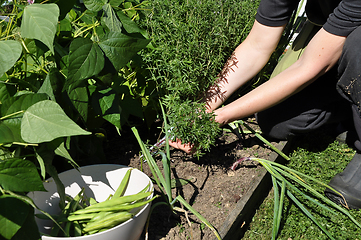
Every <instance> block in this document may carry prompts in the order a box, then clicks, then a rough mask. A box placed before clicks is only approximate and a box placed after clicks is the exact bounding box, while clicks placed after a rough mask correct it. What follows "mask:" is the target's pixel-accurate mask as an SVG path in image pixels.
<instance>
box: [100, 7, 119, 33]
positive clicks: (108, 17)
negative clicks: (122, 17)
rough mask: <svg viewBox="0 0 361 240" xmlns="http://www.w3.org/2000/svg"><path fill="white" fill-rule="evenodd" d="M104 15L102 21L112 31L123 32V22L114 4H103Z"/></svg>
mask: <svg viewBox="0 0 361 240" xmlns="http://www.w3.org/2000/svg"><path fill="white" fill-rule="evenodd" d="M103 11H104V16H103V17H102V21H103V22H104V23H105V25H106V26H107V27H108V28H109V30H110V31H111V32H121V31H122V23H121V22H120V21H119V19H118V18H117V15H116V14H115V12H114V10H113V8H112V6H111V5H110V4H109V3H107V4H105V5H104V6H103Z"/></svg>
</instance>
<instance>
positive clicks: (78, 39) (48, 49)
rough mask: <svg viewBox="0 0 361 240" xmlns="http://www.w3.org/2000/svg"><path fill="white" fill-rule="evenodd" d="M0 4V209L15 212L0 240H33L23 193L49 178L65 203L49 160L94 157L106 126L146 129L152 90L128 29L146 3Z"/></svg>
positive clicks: (144, 41) (133, 30)
mask: <svg viewBox="0 0 361 240" xmlns="http://www.w3.org/2000/svg"><path fill="white" fill-rule="evenodd" d="M3 3H5V4H3ZM1 4H2V5H1V7H0V8H1V12H2V14H3V15H5V17H7V18H6V20H3V21H0V201H1V203H2V206H6V209H12V211H15V209H23V211H22V214H16V213H15V212H14V214H15V215H18V216H21V221H19V219H17V216H16V217H12V216H10V214H8V213H7V212H5V210H2V211H1V213H0V223H1V224H0V225H1V227H0V238H1V239H3V238H5V239H25V238H26V239H30V240H32V239H38V238H39V233H38V231H37V228H36V227H33V225H31V224H35V221H34V215H33V212H34V208H36V206H35V205H34V204H33V203H32V200H31V199H29V198H28V197H27V196H26V193H27V192H29V191H44V190H45V189H44V187H43V184H42V181H43V180H44V179H45V178H47V177H49V176H51V177H53V178H54V180H55V181H56V182H57V185H58V192H59V195H60V198H61V200H62V201H61V204H64V201H65V194H64V186H63V185H62V183H61V182H60V180H59V179H58V177H57V171H58V169H57V168H55V165H56V162H55V161H57V160H59V159H66V161H68V162H69V163H70V164H71V165H72V166H73V167H77V166H78V161H76V160H79V159H80V158H81V157H82V156H83V157H84V156H86V157H88V156H92V155H96V154H98V155H97V157H98V158H101V157H102V151H101V140H102V139H103V138H104V137H105V135H106V133H105V132H104V130H103V129H102V126H103V125H104V123H106V122H109V123H110V124H112V125H113V126H114V129H115V128H118V129H121V128H122V127H123V126H124V124H131V123H130V122H129V118H130V116H131V115H133V116H136V117H137V118H139V119H140V120H141V121H142V120H144V121H146V122H147V123H148V124H149V123H151V122H152V121H153V120H154V115H155V114H154V112H155V109H154V107H153V105H152V99H153V96H152V94H154V89H155V87H154V86H155V85H154V84H152V83H150V82H147V81H145V75H146V74H147V72H146V71H145V69H144V68H143V63H142V60H141V58H140V56H139V55H138V52H139V51H140V50H142V49H144V48H146V47H147V46H148V44H149V43H150V39H149V38H148V37H147V34H146V33H145V31H144V30H143V29H141V28H140V27H138V24H137V22H136V21H139V20H140V19H141V18H142V16H144V15H143V13H142V9H141V8H144V7H146V2H140V1H137V0H125V1H124V0H123V1H117V0H113V1H110V2H108V1H103V0H87V1H84V3H81V1H76V0H71V1H59V0H50V1H45V2H42V3H41V4H40V1H35V3H34V4H29V3H28V1H25V0H17V1H15V0H14V1H12V2H8V1H1ZM99 149H100V150H99ZM74 159H76V160H74ZM71 165H69V166H68V167H69V168H70V167H71ZM13 198H15V199H17V200H14V201H10V200H11V199H13ZM9 199H10V200H9ZM2 209H3V208H2ZM24 219H25V220H26V221H25V222H24ZM24 236H26V237H24Z"/></svg>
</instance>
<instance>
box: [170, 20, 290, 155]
mask: <svg viewBox="0 0 361 240" xmlns="http://www.w3.org/2000/svg"><path fill="white" fill-rule="evenodd" d="M284 28H285V26H280V27H268V26H265V25H262V24H260V23H258V22H257V21H255V23H254V24H253V27H252V29H251V31H250V33H249V34H248V36H247V38H246V39H245V40H244V41H243V42H242V43H241V44H240V45H239V46H238V47H237V48H236V49H235V51H234V53H233V54H232V56H231V57H230V58H229V60H228V61H227V63H226V64H225V67H224V69H223V71H222V72H221V73H220V74H219V78H218V80H217V83H216V84H215V86H213V87H211V88H210V89H209V90H208V91H207V92H206V94H205V96H206V97H205V98H204V101H205V102H206V108H207V111H208V112H212V111H213V110H215V109H216V108H217V107H219V106H220V105H221V104H222V103H223V102H224V101H225V100H226V99H227V98H228V97H229V96H230V95H231V94H232V93H234V91H236V90H237V89H238V88H239V87H241V86H242V85H243V84H244V83H246V82H247V81H249V80H250V79H252V78H253V77H254V76H255V75H256V74H257V73H258V72H259V71H260V70H261V69H262V68H263V67H264V65H265V64H266V63H267V62H268V60H269V58H270V56H271V54H272V53H273V51H274V50H275V48H276V47H277V44H278V42H279V40H280V38H281V36H282V33H283V30H284ZM169 144H170V146H172V147H174V148H178V149H181V150H183V151H185V152H186V153H192V152H193V150H194V149H193V145H192V144H191V143H182V141H181V140H180V139H176V140H175V141H170V142H169Z"/></svg>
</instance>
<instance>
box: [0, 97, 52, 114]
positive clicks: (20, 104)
mask: <svg viewBox="0 0 361 240" xmlns="http://www.w3.org/2000/svg"><path fill="white" fill-rule="evenodd" d="M46 99H48V96H47V95H46V94H44V93H26V94H23V95H20V96H18V97H12V98H9V99H7V100H5V101H4V102H3V105H2V106H1V117H2V118H5V119H9V118H11V117H7V116H10V115H11V114H14V113H17V112H19V111H25V110H26V109H28V107H30V106H31V105H33V104H34V103H37V102H40V101H43V100H46ZM17 117H19V115H16V116H15V117H14V118H15V119H16V118H17Z"/></svg>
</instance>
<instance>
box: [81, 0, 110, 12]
mask: <svg viewBox="0 0 361 240" xmlns="http://www.w3.org/2000/svg"><path fill="white" fill-rule="evenodd" d="M83 2H84V5H85V7H86V8H87V9H89V10H90V11H93V12H97V11H100V10H102V8H103V5H104V4H106V3H107V0H83Z"/></svg>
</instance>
